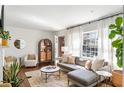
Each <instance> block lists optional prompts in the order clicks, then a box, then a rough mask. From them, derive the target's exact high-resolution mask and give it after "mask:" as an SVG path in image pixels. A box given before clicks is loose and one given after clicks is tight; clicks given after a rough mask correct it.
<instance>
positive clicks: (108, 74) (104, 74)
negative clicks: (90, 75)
mask: <svg viewBox="0 0 124 93" xmlns="http://www.w3.org/2000/svg"><path fill="white" fill-rule="evenodd" d="M96 73H97V74H98V75H99V76H100V77H101V76H103V77H104V78H105V84H106V86H107V78H111V77H112V74H111V73H110V72H108V71H96Z"/></svg>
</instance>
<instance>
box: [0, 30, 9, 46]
mask: <svg viewBox="0 0 124 93" xmlns="http://www.w3.org/2000/svg"><path fill="white" fill-rule="evenodd" d="M0 38H2V46H8V45H9V41H8V40H9V39H11V36H10V33H9V31H4V30H3V29H2V28H1V29H0Z"/></svg>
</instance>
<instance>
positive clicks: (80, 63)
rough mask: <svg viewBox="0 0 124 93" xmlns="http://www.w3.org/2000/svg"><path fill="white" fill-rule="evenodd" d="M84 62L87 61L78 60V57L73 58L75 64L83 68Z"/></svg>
mask: <svg viewBox="0 0 124 93" xmlns="http://www.w3.org/2000/svg"><path fill="white" fill-rule="evenodd" d="M86 61H87V60H86V59H85V60H80V59H79V57H76V58H75V64H76V65H80V66H83V67H84V66H85V63H86Z"/></svg>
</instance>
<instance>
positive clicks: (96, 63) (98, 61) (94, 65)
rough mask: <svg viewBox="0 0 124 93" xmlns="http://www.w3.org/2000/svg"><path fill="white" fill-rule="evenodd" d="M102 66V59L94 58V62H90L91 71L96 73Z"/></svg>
mask: <svg viewBox="0 0 124 93" xmlns="http://www.w3.org/2000/svg"><path fill="white" fill-rule="evenodd" d="M103 65H104V59H98V58H96V59H95V60H93V61H92V66H91V69H92V70H94V71H96V70H97V69H99V68H101V67H103Z"/></svg>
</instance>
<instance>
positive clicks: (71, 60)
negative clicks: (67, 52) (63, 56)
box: [68, 56, 75, 64]
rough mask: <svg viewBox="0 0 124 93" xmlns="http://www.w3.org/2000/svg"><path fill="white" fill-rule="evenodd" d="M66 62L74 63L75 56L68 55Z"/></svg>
mask: <svg viewBox="0 0 124 93" xmlns="http://www.w3.org/2000/svg"><path fill="white" fill-rule="evenodd" d="M68 64H75V57H74V56H69V57H68Z"/></svg>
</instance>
